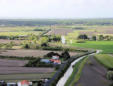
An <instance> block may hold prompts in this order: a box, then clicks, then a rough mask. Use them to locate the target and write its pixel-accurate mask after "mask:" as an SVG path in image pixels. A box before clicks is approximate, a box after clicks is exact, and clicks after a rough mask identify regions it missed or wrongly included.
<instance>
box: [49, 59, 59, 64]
mask: <svg viewBox="0 0 113 86" xmlns="http://www.w3.org/2000/svg"><path fill="white" fill-rule="evenodd" d="M50 61H52V62H55V63H61V61H60V60H55V59H50Z"/></svg>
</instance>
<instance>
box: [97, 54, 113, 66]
mask: <svg viewBox="0 0 113 86" xmlns="http://www.w3.org/2000/svg"><path fill="white" fill-rule="evenodd" d="M95 58H96V59H97V61H99V62H100V63H101V64H103V65H104V66H105V67H107V68H113V56H111V55H109V54H98V55H95Z"/></svg>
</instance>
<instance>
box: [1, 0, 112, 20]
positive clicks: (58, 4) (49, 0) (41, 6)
mask: <svg viewBox="0 0 113 86" xmlns="http://www.w3.org/2000/svg"><path fill="white" fill-rule="evenodd" d="M112 9H113V0H0V18H5V17H6V18H7V17H9V18H10V17H11V18H13V17H15V18H93V17H113V11H112Z"/></svg>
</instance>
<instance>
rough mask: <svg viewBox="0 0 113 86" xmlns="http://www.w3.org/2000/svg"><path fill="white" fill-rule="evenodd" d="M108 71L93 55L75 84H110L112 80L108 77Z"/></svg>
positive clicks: (97, 85) (83, 85) (99, 85)
mask: <svg viewBox="0 0 113 86" xmlns="http://www.w3.org/2000/svg"><path fill="white" fill-rule="evenodd" d="M106 72H107V70H106V69H105V68H104V67H103V66H102V65H100V64H99V63H98V62H97V61H96V60H95V59H94V58H93V56H91V57H90V58H89V60H88V61H87V63H86V64H85V67H84V68H83V71H82V75H81V78H80V80H79V81H78V83H76V84H75V86H109V84H110V81H108V80H107V79H106Z"/></svg>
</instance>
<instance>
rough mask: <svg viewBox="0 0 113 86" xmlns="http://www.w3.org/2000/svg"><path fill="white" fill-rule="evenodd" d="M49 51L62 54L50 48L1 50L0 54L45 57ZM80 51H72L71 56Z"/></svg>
mask: <svg viewBox="0 0 113 86" xmlns="http://www.w3.org/2000/svg"><path fill="white" fill-rule="evenodd" d="M49 52H56V53H59V54H61V53H62V52H61V51H48V50H3V51H2V50H1V51H0V55H2V56H17V57H27V56H28V57H32V56H33V57H39V56H40V57H43V55H46V54H47V53H49ZM76 54H78V53H76V52H70V55H71V56H74V55H76Z"/></svg>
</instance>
